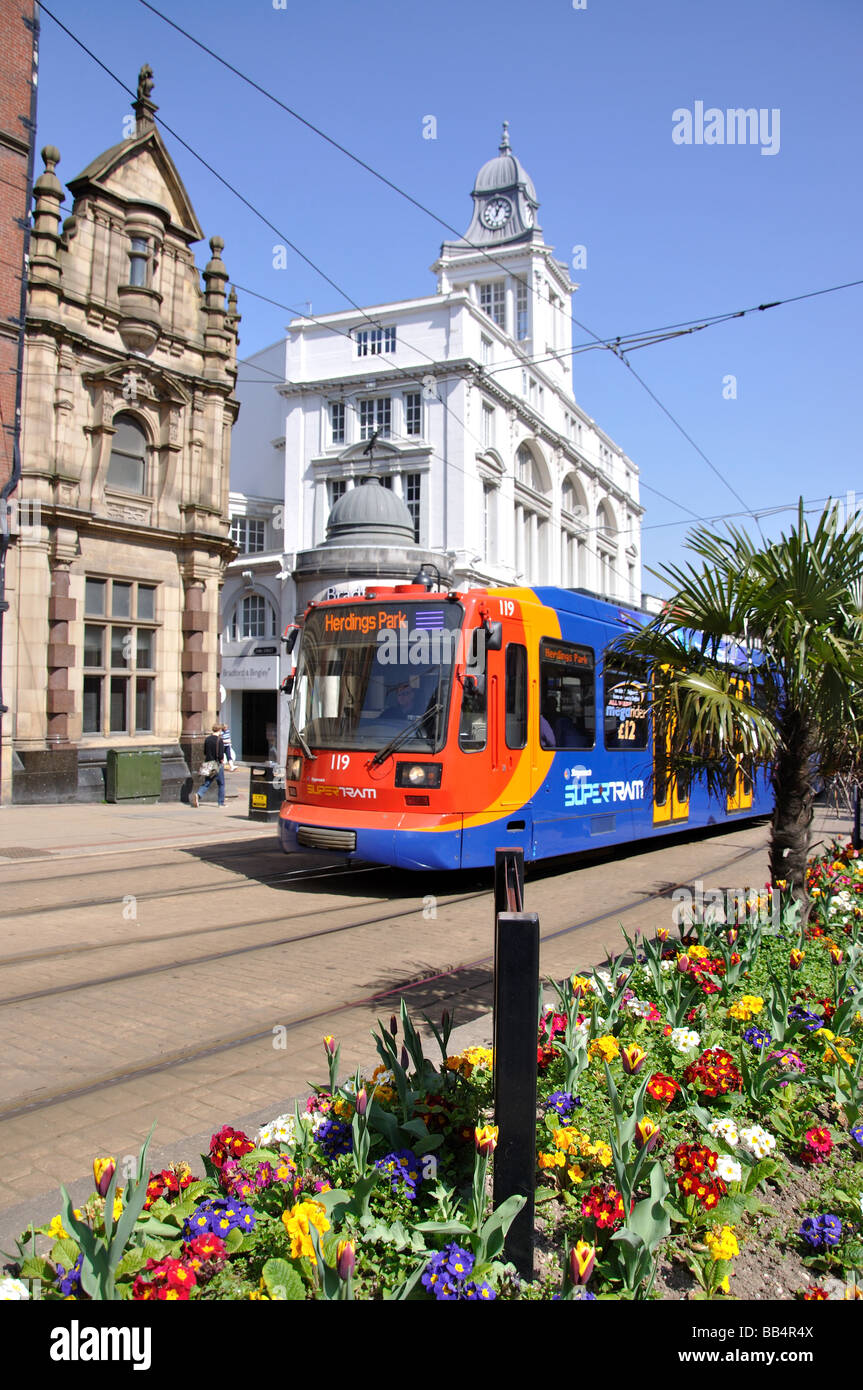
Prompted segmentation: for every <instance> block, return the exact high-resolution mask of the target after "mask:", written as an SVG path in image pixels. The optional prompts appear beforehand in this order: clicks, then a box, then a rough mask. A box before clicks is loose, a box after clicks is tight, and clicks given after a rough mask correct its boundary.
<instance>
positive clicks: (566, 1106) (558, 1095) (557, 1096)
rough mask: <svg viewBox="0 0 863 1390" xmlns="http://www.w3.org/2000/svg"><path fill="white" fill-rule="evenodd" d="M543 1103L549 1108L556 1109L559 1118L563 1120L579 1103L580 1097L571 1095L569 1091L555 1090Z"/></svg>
mask: <svg viewBox="0 0 863 1390" xmlns="http://www.w3.org/2000/svg"><path fill="white" fill-rule="evenodd" d="M545 1103H546V1106H547V1107H548V1109H549V1110H556V1111H557V1113H558V1115H560V1117H561V1119H564V1120H565V1119H566V1117H567V1115H571V1114H572V1112H573V1110H574V1109H575V1107H576V1106H577V1105H581V1097H580V1096H574V1095H572V1093H571V1092H570V1091H555V1092H554V1094H553V1095H550V1096H549V1098H548V1100H547V1101H546V1102H545Z"/></svg>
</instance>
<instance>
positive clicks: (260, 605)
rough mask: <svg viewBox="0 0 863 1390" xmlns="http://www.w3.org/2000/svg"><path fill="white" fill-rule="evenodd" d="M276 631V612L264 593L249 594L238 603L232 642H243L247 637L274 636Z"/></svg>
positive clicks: (232, 627)
mask: <svg viewBox="0 0 863 1390" xmlns="http://www.w3.org/2000/svg"><path fill="white" fill-rule="evenodd" d="M275 633H276V621H275V614H274V612H273V608H272V605H271V604H269V603H267V600H266V599H265V598H264V597H263V595H262V594H249V595H248V597H246V598H244V599H243V600H242V602H241V603H238V604H237V606H236V608H235V609H234V621H233V624H232V626H231V641H232V642H242V641H243V639H244V638H246V637H274V636H275Z"/></svg>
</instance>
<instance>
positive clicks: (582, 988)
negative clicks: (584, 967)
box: [569, 975, 594, 995]
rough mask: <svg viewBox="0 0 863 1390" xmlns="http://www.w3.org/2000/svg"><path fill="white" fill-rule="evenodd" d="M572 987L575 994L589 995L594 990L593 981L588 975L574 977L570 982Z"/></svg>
mask: <svg viewBox="0 0 863 1390" xmlns="http://www.w3.org/2000/svg"><path fill="white" fill-rule="evenodd" d="M569 983H570V984H571V985H572V992H573V994H579V995H581V994H587V993H589V992H590V991H592V990H593V988H594V985H593V980H591V979H590V978H589V977H588V976H587V975H573V976H572V979H571V980H570V982H569Z"/></svg>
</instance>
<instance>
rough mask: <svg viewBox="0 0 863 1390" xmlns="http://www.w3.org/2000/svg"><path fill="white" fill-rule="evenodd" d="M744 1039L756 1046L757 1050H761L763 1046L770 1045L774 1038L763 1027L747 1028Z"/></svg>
mask: <svg viewBox="0 0 863 1390" xmlns="http://www.w3.org/2000/svg"><path fill="white" fill-rule="evenodd" d="M743 1041H744V1042H747V1043H749V1046H750V1047H754V1048H755V1050H756V1052H760V1051H761V1050H762V1048H765V1047H769V1046H770V1044H771V1043H772V1041H773V1039H772V1038H771V1036H770V1034H769V1033H765V1032H764V1029H763V1028H747V1029H746V1032H745V1033H744V1034H743Z"/></svg>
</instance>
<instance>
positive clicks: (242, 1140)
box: [210, 1125, 255, 1168]
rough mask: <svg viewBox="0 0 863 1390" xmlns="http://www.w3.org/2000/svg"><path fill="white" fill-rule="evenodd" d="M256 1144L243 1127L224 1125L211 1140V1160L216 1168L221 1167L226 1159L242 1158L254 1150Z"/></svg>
mask: <svg viewBox="0 0 863 1390" xmlns="http://www.w3.org/2000/svg"><path fill="white" fill-rule="evenodd" d="M254 1147H255V1146H254V1144H253V1143H252V1141H251V1139H250V1138H249V1136H248V1135H247V1134H244V1133H243V1131H242V1130H241V1129H231V1128H230V1126H229V1125H224V1126H223V1127H222V1129H220V1130H219V1132H218V1134H214V1135H213V1137H212V1139H211V1140H210V1162H211V1163H212V1165H213V1167H214V1168H221V1167H222V1165H223V1163H224V1162H225V1160H226V1159H229V1158H234V1159H237V1158H242V1157H243V1155H244V1154H248V1153H251V1152H252V1149H253V1148H254Z"/></svg>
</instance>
